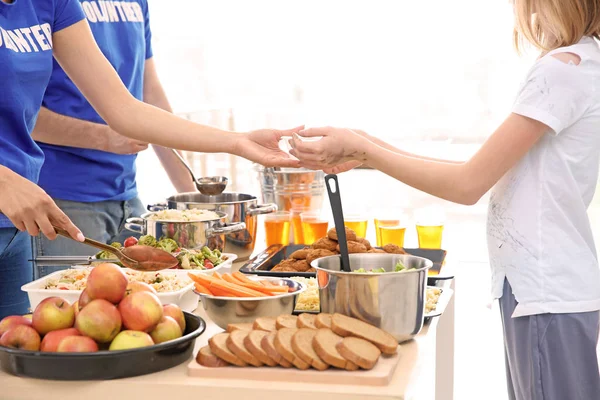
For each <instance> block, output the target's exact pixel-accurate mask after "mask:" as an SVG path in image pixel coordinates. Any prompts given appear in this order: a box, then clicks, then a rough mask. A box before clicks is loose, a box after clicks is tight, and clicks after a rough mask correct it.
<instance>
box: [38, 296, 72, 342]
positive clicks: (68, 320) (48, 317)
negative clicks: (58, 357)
mask: <svg viewBox="0 0 600 400" xmlns="http://www.w3.org/2000/svg"><path fill="white" fill-rule="evenodd" d="M74 322H75V312H74V311H73V307H71V304H69V302H68V301H66V300H64V299H61V298H60V297H48V298H46V299H44V300H42V301H41V302H40V304H38V306H37V307H36V308H35V311H34V312H33V317H32V326H33V327H34V328H35V330H36V331H38V333H39V334H40V335H42V336H43V335H45V334H46V333H48V332H51V331H57V330H59V329H66V328H71V327H72V326H73V323H74Z"/></svg>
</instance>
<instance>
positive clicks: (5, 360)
mask: <svg viewBox="0 0 600 400" xmlns="http://www.w3.org/2000/svg"><path fill="white" fill-rule="evenodd" d="M184 315H185V324H186V327H185V335H184V336H182V337H180V338H179V339H175V340H172V341H170V342H165V343H161V344H157V345H154V346H149V347H144V348H140V349H132V350H122V351H99V352H97V353H72V354H66V353H65V354H59V353H45V352H40V351H27V350H18V349H12V348H8V347H1V346H0V368H2V369H3V370H4V371H6V372H8V373H10V374H13V375H17V376H26V377H29V378H38V379H52V380H63V381H82V380H107V379H118V378H127V377H131V376H138V375H145V374H150V373H153V372H158V371H162V370H165V369H168V368H172V367H175V366H177V365H179V364H181V363H183V362H185V361H187V360H189V359H190V357H191V356H192V353H193V351H194V344H195V342H196V340H195V339H196V338H197V337H198V336H200V335H201V334H202V333H203V332H204V330H205V329H206V323H205V322H204V320H203V319H202V318H200V317H198V316H196V315H194V314H190V313H188V312H185V311H184Z"/></svg>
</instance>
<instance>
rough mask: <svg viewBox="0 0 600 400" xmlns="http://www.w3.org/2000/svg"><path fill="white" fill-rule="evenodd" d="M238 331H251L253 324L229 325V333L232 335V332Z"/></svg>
mask: <svg viewBox="0 0 600 400" xmlns="http://www.w3.org/2000/svg"><path fill="white" fill-rule="evenodd" d="M237 330H241V331H251V330H252V324H251V323H241V324H228V325H227V332H229V333H231V332H233V331H237Z"/></svg>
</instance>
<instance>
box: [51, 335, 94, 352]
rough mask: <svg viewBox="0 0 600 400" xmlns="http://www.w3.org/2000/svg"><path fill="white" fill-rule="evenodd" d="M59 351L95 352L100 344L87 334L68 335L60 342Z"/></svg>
mask: <svg viewBox="0 0 600 400" xmlns="http://www.w3.org/2000/svg"><path fill="white" fill-rule="evenodd" d="M56 351H58V352H59V353H93V352H96V351H98V345H97V344H96V342H94V340H93V339H92V338H89V337H87V336H67V337H65V338H63V339H62V340H61V341H60V343H59V344H58V349H57V350H56Z"/></svg>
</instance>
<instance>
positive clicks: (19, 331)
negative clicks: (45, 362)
mask: <svg viewBox="0 0 600 400" xmlns="http://www.w3.org/2000/svg"><path fill="white" fill-rule="evenodd" d="M40 342H41V338H40V334H39V333H37V332H36V330H35V329H33V328H32V327H31V326H29V325H17V326H14V327H12V328H11V329H9V330H8V331H6V332H4V334H3V335H2V337H1V338H0V346H5V347H12V348H15V349H23V350H31V351H38V350H39V349H40Z"/></svg>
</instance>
